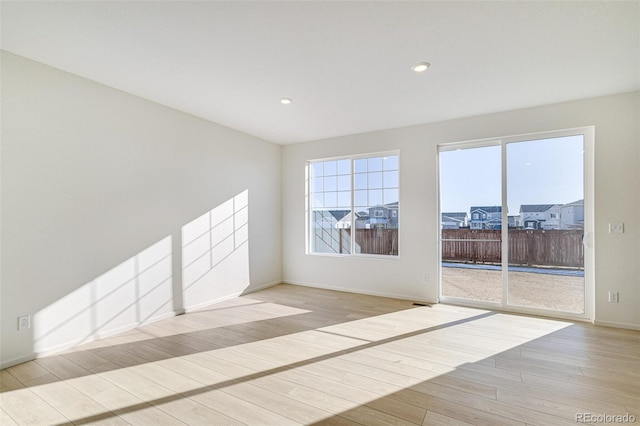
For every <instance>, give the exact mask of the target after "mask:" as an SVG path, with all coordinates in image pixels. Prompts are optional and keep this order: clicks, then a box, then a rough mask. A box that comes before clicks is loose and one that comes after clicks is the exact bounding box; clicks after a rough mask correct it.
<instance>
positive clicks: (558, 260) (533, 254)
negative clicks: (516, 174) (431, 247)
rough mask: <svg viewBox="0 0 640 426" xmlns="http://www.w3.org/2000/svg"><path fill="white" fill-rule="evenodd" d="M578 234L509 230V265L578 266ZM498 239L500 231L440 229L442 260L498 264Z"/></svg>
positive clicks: (581, 251) (580, 262) (580, 248)
mask: <svg viewBox="0 0 640 426" xmlns="http://www.w3.org/2000/svg"><path fill="white" fill-rule="evenodd" d="M582 234H583V231H582V230H568V231H562V230H525V229H509V230H508V235H509V265H527V266H565V267H582V266H583V265H584V248H583V246H582ZM501 236H502V231H500V230H485V229H483V230H471V229H443V230H442V240H443V241H442V260H443V261H445V262H473V263H500V262H501V259H502V246H501V243H500V239H501ZM458 240H461V241H458ZM472 240H481V241H472ZM488 240H491V241H488Z"/></svg>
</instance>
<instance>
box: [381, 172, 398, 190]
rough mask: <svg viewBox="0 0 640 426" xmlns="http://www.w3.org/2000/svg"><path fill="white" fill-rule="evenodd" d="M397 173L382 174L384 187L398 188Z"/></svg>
mask: <svg viewBox="0 0 640 426" xmlns="http://www.w3.org/2000/svg"><path fill="white" fill-rule="evenodd" d="M398 186H399V185H398V172H397V171H394V172H384V187H385V188H392V187H396V188H397V187H398Z"/></svg>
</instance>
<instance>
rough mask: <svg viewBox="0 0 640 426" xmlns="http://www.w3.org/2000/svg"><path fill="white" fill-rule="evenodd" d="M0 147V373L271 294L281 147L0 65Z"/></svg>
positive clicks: (63, 77) (93, 87)
mask: <svg viewBox="0 0 640 426" xmlns="http://www.w3.org/2000/svg"><path fill="white" fill-rule="evenodd" d="M212 96H215V94H212ZM1 136H2V145H1V149H2V151H1V161H2V163H1V166H2V168H1V177H2V188H1V201H2V206H1V214H2V217H1V219H2V231H1V232H2V240H1V243H2V258H1V260H2V271H1V293H0V297H1V299H2V300H1V333H2V334H1V337H2V340H1V342H2V347H1V358H0V362H1V364H2V365H3V366H7V365H10V364H12V363H15V362H17V361H20V360H25V359H29V358H30V357H32V356H33V355H34V354H35V353H43V352H47V351H49V350H52V349H55V348H60V347H64V346H68V345H70V344H74V343H78V342H82V341H87V340H91V339H94V338H95V337H97V336H100V335H106V334H110V333H113V332H115V331H118V330H122V329H126V328H130V327H133V326H135V325H136V324H138V323H141V322H145V321H153V320H155V319H158V318H162V317H165V316H169V315H173V314H174V312H180V311H181V310H182V309H183V308H184V307H186V308H189V307H195V306H196V305H199V304H203V303H209V302H212V301H215V300H219V299H221V298H225V297H230V296H232V295H235V294H238V293H240V292H243V291H247V290H252V289H256V288H259V287H262V286H266V285H270V284H273V283H276V282H279V281H280V279H281V265H282V264H281V210H280V209H281V193H280V188H281V180H280V177H281V147H280V146H278V145H275V144H272V143H269V142H265V141H263V140H260V139H257V138H255V137H252V136H249V135H246V134H243V133H240V132H237V131H234V130H232V129H229V128H225V127H223V126H219V125H216V124H214V123H211V122H208V121H205V120H202V119H199V118H196V117H194V116H191V115H188V114H184V113H181V112H179V111H176V110H173V109H170V108H166V107H163V106H161V105H158V104H154V103H152V102H149V101H146V100H143V99H140V98H138V97H135V96H131V95H129V94H126V93H123V92H120V91H118V90H114V89H112V88H109V87H106V86H103V85H100V84H98V83H95V82H92V81H89V80H86V79H82V78H79V77H77V76H74V75H71V74H68V73H65V72H62V71H59V70H56V69H53V68H50V67H47V66H44V65H42V64H39V63H36V62H33V61H30V60H27V59H25V58H21V57H18V56H15V55H12V54H8V53H6V52H3V54H2V134H1ZM230 200H231V202H232V203H235V204H233V205H232V209H231V215H232V216H233V218H232V222H231V225H232V226H231V227H226V228H225V227H218V226H215V225H216V224H213V225H212V226H209V228H206V227H205V228H203V229H201V230H199V231H198V229H197V226H195V225H193V223H194V221H196V220H197V219H198V218H200V217H202V216H203V215H204V216H207V217H212V215H213V213H211V212H212V211H217V212H219V213H220V212H222V213H221V214H226V213H225V212H226V210H225V208H224V206H228V203H229V202H230ZM234 206H235V207H234ZM218 208H220V209H218ZM216 209H218V210H216ZM220 219H221V220H222V221H223V220H225V219H226V217H221V218H220ZM195 223H197V221H196V222H195ZM225 223H227V222H225ZM189 224H191V225H189ZM194 230H195V231H194ZM189 232H191V233H192V234H193V232H200V234H198V235H192V234H190V238H191V237H198V236H202V235H204V237H203V238H202V239H200V240H198V241H202V240H206V241H207V243H208V244H210V245H209V246H208V247H205V246H196V245H189V244H188V243H191V241H183V240H182V237H183V233H187V234H188V233H189ZM214 237H215V238H218V239H217V240H216V244H214V243H213V240H214ZM230 241H231V243H229V244H227V243H228V242H230ZM183 246H184V247H183ZM183 251H184V255H185V256H186V258H187V259H188V260H189V262H192V261H194V259H200V260H202V259H204V260H202V261H200V260H199V261H198V262H200V263H198V267H199V268H200V269H199V274H200V275H199V276H196V277H194V275H193V274H191V275H188V274H189V273H191V272H192V270H191V269H190V270H189V271H185V275H188V276H189V282H188V284H187V283H186V282H185V283H183V282H182V269H183V264H182V257H183ZM190 264H191V263H190ZM187 267H188V265H184V268H185V269H186V268H187ZM183 300H184V301H187V300H188V301H190V302H189V304H185V305H183ZM25 314H29V315H31V316H32V320H33V321H32V322H33V324H32V325H33V326H32V328H31V329H28V330H23V331H17V317H18V315H25Z"/></svg>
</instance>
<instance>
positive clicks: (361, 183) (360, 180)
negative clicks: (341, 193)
mask: <svg viewBox="0 0 640 426" xmlns="http://www.w3.org/2000/svg"><path fill="white" fill-rule="evenodd" d="M353 185H354V188H353V189H367V174H366V173H357V174H356V175H355V178H354V184H353Z"/></svg>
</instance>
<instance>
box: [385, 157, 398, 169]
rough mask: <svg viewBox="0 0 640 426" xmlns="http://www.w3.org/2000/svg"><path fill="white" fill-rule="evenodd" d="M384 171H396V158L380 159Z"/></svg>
mask: <svg viewBox="0 0 640 426" xmlns="http://www.w3.org/2000/svg"><path fill="white" fill-rule="evenodd" d="M382 163H383V168H384V170H398V156H397V155H389V156H386V157H383V159H382Z"/></svg>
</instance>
